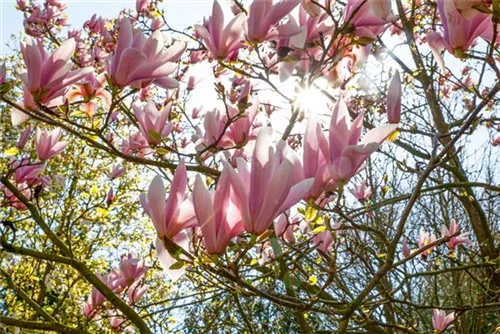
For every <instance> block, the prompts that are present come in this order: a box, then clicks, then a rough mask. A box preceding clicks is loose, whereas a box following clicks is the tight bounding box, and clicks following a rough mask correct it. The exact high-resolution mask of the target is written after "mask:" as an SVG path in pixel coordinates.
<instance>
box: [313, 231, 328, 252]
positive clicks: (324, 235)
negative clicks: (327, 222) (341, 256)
mask: <svg viewBox="0 0 500 334" xmlns="http://www.w3.org/2000/svg"><path fill="white" fill-rule="evenodd" d="M313 243H314V246H316V249H317V250H318V251H321V252H322V253H323V254H329V253H330V246H331V245H332V243H333V236H332V233H331V232H330V231H323V232H320V233H318V234H316V235H315V236H314V237H313ZM321 252H320V253H321Z"/></svg>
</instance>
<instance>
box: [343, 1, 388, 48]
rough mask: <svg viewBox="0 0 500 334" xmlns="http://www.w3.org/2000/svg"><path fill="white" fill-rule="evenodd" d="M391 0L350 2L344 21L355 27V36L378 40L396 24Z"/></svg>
mask: <svg viewBox="0 0 500 334" xmlns="http://www.w3.org/2000/svg"><path fill="white" fill-rule="evenodd" d="M396 19H397V16H395V15H393V14H392V13H391V0H348V1H347V6H346V8H345V14H344V20H345V21H346V22H349V24H352V25H353V26H354V34H355V35H357V36H359V37H365V38H369V39H371V40H376V39H377V37H378V36H379V35H380V34H381V33H382V32H383V31H384V30H385V29H386V27H387V26H388V24H390V23H391V22H394V21H395V20H396Z"/></svg>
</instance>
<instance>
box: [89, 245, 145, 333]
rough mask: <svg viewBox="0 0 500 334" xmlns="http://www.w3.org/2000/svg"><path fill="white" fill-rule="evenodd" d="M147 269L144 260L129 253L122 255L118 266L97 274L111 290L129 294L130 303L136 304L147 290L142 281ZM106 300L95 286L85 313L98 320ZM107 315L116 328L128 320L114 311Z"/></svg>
mask: <svg viewBox="0 0 500 334" xmlns="http://www.w3.org/2000/svg"><path fill="white" fill-rule="evenodd" d="M147 270H148V268H147V267H146V265H145V262H144V260H141V259H137V258H134V257H133V256H132V255H131V254H128V255H123V256H122V258H121V261H120V264H119V266H118V268H116V269H113V270H112V271H111V272H109V273H108V274H104V275H101V274H99V273H97V276H98V277H99V279H100V280H101V281H102V282H103V283H104V284H106V286H107V287H108V288H109V289H110V290H111V291H113V292H114V293H116V294H122V293H123V294H124V295H126V296H127V299H128V302H129V304H130V305H134V304H135V303H137V302H138V301H139V299H141V297H142V296H144V294H145V293H146V291H147V288H148V286H147V285H144V284H143V283H142V281H143V277H144V274H145V273H146V271H147ZM105 301H106V298H105V297H104V295H103V294H102V293H101V292H100V291H99V290H98V289H97V288H96V287H93V288H92V291H91V292H90V295H89V296H88V299H87V302H86V303H85V304H84V305H83V313H84V314H85V316H86V317H87V318H88V319H94V320H96V317H97V316H98V315H99V313H100V312H101V311H102V310H104V308H103V304H104V302H105ZM107 316H109V321H110V322H111V325H112V327H113V328H115V329H120V327H121V325H122V324H123V323H124V322H126V319H123V318H121V317H120V315H118V314H115V313H113V312H111V313H109V314H107ZM103 318H106V317H103Z"/></svg>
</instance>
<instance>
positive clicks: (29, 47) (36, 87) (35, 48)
mask: <svg viewBox="0 0 500 334" xmlns="http://www.w3.org/2000/svg"><path fill="white" fill-rule="evenodd" d="M75 46H76V43H75V40H74V39H73V38H70V39H68V40H67V41H65V42H64V43H63V44H62V45H61V46H60V47H59V48H58V49H57V50H56V51H55V52H54V53H53V54H52V55H49V54H48V53H47V51H45V49H44V48H43V46H42V44H41V42H40V41H38V42H37V43H36V44H35V42H34V41H33V40H32V39H31V38H28V39H27V41H26V45H24V44H21V53H22V55H23V59H24V63H25V64H26V69H27V73H23V74H22V75H21V79H22V80H23V82H24V84H25V85H26V87H27V90H28V91H29V93H30V94H31V95H32V96H33V98H34V100H35V101H37V102H39V103H42V104H53V103H55V101H54V99H56V98H59V97H61V96H63V95H64V94H65V93H66V90H67V89H68V87H69V86H71V85H72V84H74V83H76V82H78V81H79V80H81V79H83V78H84V77H85V76H86V75H87V74H89V73H90V72H91V71H92V69H91V68H90V67H86V68H81V69H77V70H74V71H72V70H71V68H72V67H73V63H72V62H71V55H72V54H73V52H74V51H75ZM58 102H61V103H62V101H58ZM58 104H60V103H58Z"/></svg>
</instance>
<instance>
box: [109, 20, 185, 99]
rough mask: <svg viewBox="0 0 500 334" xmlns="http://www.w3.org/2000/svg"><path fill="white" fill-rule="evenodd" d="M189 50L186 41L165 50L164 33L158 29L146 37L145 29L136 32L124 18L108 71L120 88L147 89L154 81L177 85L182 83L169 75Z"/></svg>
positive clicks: (159, 84) (171, 86)
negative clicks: (183, 54) (186, 50)
mask: <svg viewBox="0 0 500 334" xmlns="http://www.w3.org/2000/svg"><path fill="white" fill-rule="evenodd" d="M185 49H186V44H185V43H180V42H178V43H175V44H173V45H172V46H171V47H169V48H168V49H166V50H164V40H163V35H162V33H161V32H160V31H155V32H153V33H152V34H151V36H150V37H149V38H147V39H146V37H144V34H143V33H142V31H134V30H133V28H132V24H131V23H130V21H129V20H128V19H127V18H125V19H123V20H122V22H121V24H120V32H119V34H118V44H117V45H116V51H115V53H114V55H112V57H111V58H110V59H109V62H108V73H109V74H110V76H111V77H112V78H113V82H114V84H115V85H117V86H118V87H120V88H123V87H125V86H129V85H130V86H132V87H135V88H144V87H147V86H148V85H150V84H151V83H154V84H155V85H157V86H160V87H162V88H165V89H169V88H176V87H178V86H179V83H178V82H177V81H176V80H174V79H172V78H169V77H168V75H170V74H172V73H173V72H174V71H175V69H176V67H177V65H176V63H175V62H176V61H177V60H178V59H179V58H180V57H181V55H182V53H183V52H184V50H185Z"/></svg>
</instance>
